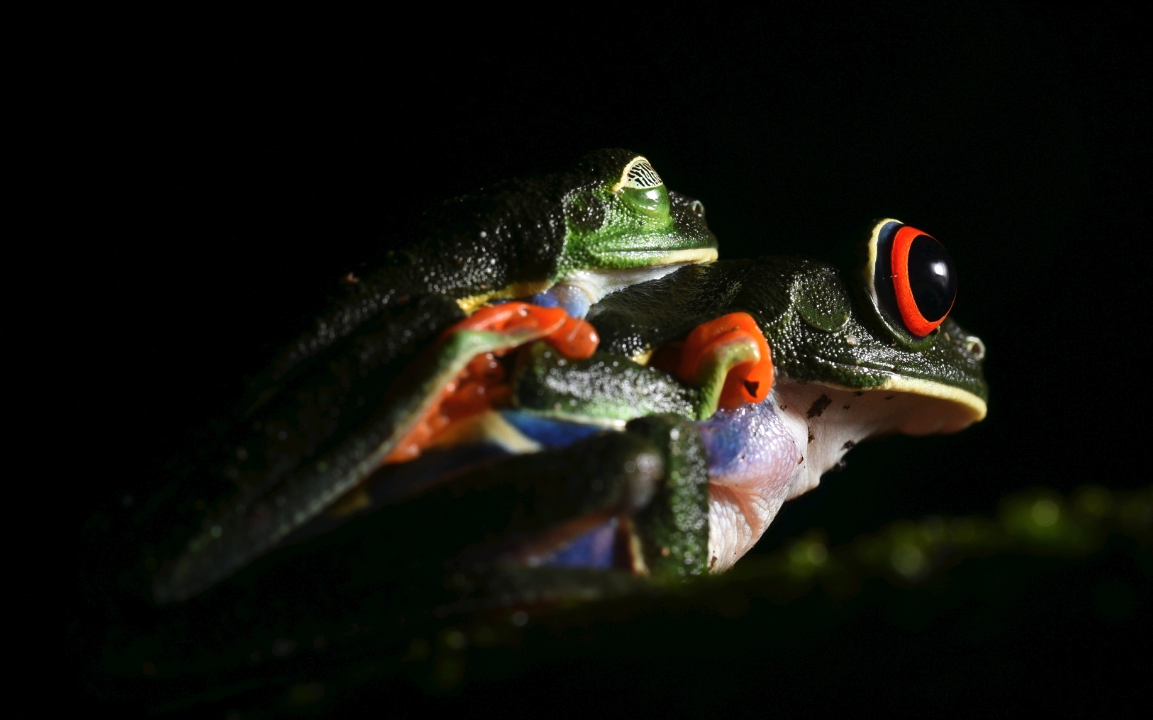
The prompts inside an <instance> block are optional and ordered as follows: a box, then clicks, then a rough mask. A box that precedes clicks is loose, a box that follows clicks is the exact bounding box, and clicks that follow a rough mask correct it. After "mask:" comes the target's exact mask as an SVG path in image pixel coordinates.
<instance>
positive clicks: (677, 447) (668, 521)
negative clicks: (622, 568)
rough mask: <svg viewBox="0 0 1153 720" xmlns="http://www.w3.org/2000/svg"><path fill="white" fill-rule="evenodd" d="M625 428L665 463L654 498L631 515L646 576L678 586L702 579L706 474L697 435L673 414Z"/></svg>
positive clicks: (706, 540)
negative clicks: (642, 439)
mask: <svg viewBox="0 0 1153 720" xmlns="http://www.w3.org/2000/svg"><path fill="white" fill-rule="evenodd" d="M626 430H627V432H626V434H631V435H641V436H643V437H646V438H647V439H648V440H649V441H650V442H652V443H653V444H654V445H655V446H656V447H657V448H659V449H660V451H661V454H662V457H663V459H664V465H665V468H664V470H665V472H664V477H663V481H662V482H661V484H660V485H659V486H658V488H657V492H656V495H655V496H654V497H653V499H652V501H650V502H649V504H648V506H647V507H645V509H644V510H641V511H640V512H639V513H637V514H636V515H635V516H634V517H633V523H634V525H635V526H636V532H637V536H638V537H639V538H640V540H641V547H642V551H643V552H644V555H645V565H646V566H647V567H648V569H649V576H650V577H652V578H653V579H654V580H657V581H658V582H676V581H683V580H686V579H688V578H690V577H696V576H700V575H704V574H705V573H707V572H708V570H709V471H708V460H707V457H706V454H705V447H704V443H702V442H701V437H700V433H699V432H698V431H697V428H696V426H695V425H693V423H692V422H690V421H688V420H686V419H685V418H684V417H677V416H676V415H652V416H649V417H643V418H638V419H637V420H633V421H632V422H630V423H629V424H628V426H627V428H626Z"/></svg>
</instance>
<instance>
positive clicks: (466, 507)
mask: <svg viewBox="0 0 1153 720" xmlns="http://www.w3.org/2000/svg"><path fill="white" fill-rule="evenodd" d="M955 297H956V270H955V268H954V266H953V264H952V261H951V259H950V258H949V255H948V253H947V252H946V251H945V249H944V246H943V245H941V243H939V242H938V241H937V240H936V239H935V238H933V237H932V236H930V235H928V234H926V233H923V232H921V231H919V230H917V229H915V228H912V227H911V226H909V225H906V224H905V223H902V222H900V221H897V220H893V219H884V220H881V221H878V222H876V223H874V224H873V226H872V229H871V230H870V232H869V233H868V235H867V236H866V239H865V241H864V242H863V243H862V260H861V261H860V262H859V263H858V267H857V268H855V271H854V272H853V273H852V274H850V275H842V274H841V272H840V271H838V270H837V268H835V267H833V266H832V265H829V264H826V263H822V262H819V261H815V260H810V259H805V258H794V257H765V258H756V259H751V260H727V261H717V262H713V263H707V264H699V265H689V266H685V267H682V268H679V269H677V270H676V271H675V272H672V273H669V274H666V275H664V276H663V277H661V278H657V279H653V280H650V281H648V282H644V283H638V284H634V285H631V286H629V287H627V288H622V289H620V290H618V291H616V292H614V293H612V294H610V295H607V296H605V297H604V298H602V299H601V300H600V301H599V302H598V303H597V304H596V305H594V306H592V307H591V309H590V311H589V312H588V313H587V315H586V317H585V318H584V319H581V318H577V317H573V316H572V315H570V314H568V313H567V311H565V309H564V308H561V307H544V306H541V305H536V304H531V303H513V302H510V303H504V304H497V305H488V306H486V307H485V308H482V309H481V310H479V311H477V312H476V313H474V315H472V316H470V317H469V318H466V319H464V320H461V321H458V322H457V323H456V324H454V325H452V326H451V327H450V328H449V329H448V330H446V331H444V333H443V334H442V335H441V336H440V339H439V341H438V342H437V343H436V344H434V345H433V346H431V347H429V348H426V349H425V350H424V351H423V352H422V354H421V355H420V356H419V358H418V360H417V361H416V362H413V363H412V364H411V366H410V367H409V368H408V369H407V371H406V373H404V374H403V375H402V376H401V377H399V378H398V379H397V380H396V381H395V382H394V383H393V385H392V387H391V388H390V392H389V394H388V396H387V401H386V402H385V403H384V404H383V405H382V407H381V409H380V410H379V411H378V413H377V415H376V420H375V422H376V423H377V425H378V429H375V430H373V431H372V432H371V433H368V434H362V435H360V436H358V437H357V438H355V439H354V440H352V441H351V442H364V441H366V440H365V438H369V440H371V442H372V443H374V447H375V451H374V452H375V454H374V456H373V460H372V462H371V463H367V464H362V466H361V467H360V469H359V470H358V471H357V473H356V475H357V481H356V482H355V483H352V484H349V485H348V486H347V488H346V489H345V490H344V491H343V492H341V493H339V494H336V493H334V495H335V496H334V497H333V498H332V499H331V501H330V502H329V503H328V504H327V505H326V508H327V512H325V513H323V514H320V513H314V514H313V515H312V516H310V517H308V518H305V521H303V522H300V523H298V524H297V525H295V526H291V525H290V524H289V523H285V524H286V525H289V527H287V528H286V532H285V543H286V544H293V543H300V542H305V541H307V540H308V539H309V538H314V537H316V536H317V535H321V534H326V533H331V532H335V529H336V528H340V527H353V526H356V527H370V526H371V525H372V524H373V523H374V522H377V521H378V519H379V518H380V517H383V516H382V515H380V514H379V513H381V512H391V513H394V515H393V517H397V516H396V515H395V513H397V512H402V513H403V515H404V517H405V521H406V522H410V523H415V526H416V527H427V528H436V531H435V532H436V533H438V534H437V535H436V538H431V537H429V536H428V534H427V533H426V535H425V537H423V539H422V540H421V541H420V543H419V544H420V546H421V547H422V548H424V549H428V550H429V552H433V551H432V550H431V549H430V548H432V547H437V548H440V549H441V550H440V551H437V552H440V553H441V556H440V557H439V559H440V560H443V561H445V562H449V563H457V564H458V565H459V566H461V567H474V566H491V565H494V564H495V565H499V566H509V565H521V566H528V567H533V568H552V569H556V568H561V569H574V570H582V571H584V570H589V569H595V570H600V571H605V572H618V573H620V572H623V573H626V574H629V575H632V576H643V577H649V578H653V579H658V580H669V581H683V580H685V579H688V578H693V577H698V576H702V575H706V574H709V573H716V572H722V571H724V570H726V569H728V568H731V567H732V566H733V565H734V564H735V563H736V562H737V560H739V558H740V557H741V556H743V555H744V554H745V553H747V552H748V551H749V550H750V549H751V548H752V547H753V546H754V545H755V544H756V542H757V540H758V539H759V538H760V537H761V535H762V534H763V533H764V531H765V529H766V528H767V527H768V525H769V524H770V523H771V522H772V520H773V518H774V517H775V516H776V514H777V512H779V510H780V508H781V507H782V505H783V504H784V503H785V502H786V501H787V500H789V499H792V498H795V497H798V496H799V495H801V494H803V493H805V492H808V491H810V490H812V489H813V488H815V487H817V486H818V484H819V481H820V478H821V476H822V475H823V474H824V473H826V472H828V471H830V470H832V469H835V468H837V467H839V466H840V465H841V464H842V463H843V461H844V456H845V454H846V453H847V452H849V451H850V450H851V449H852V448H853V447H854V446H855V445H856V444H858V443H860V442H862V441H865V440H867V439H869V438H871V437H875V436H879V435H885V434H889V433H904V434H911V435H924V434H930V433H941V432H956V431H959V430H961V429H963V428H965V427H967V426H968V425H970V424H972V423H973V422H977V421H979V420H981V419H983V418H984V416H985V414H986V403H987V397H988V388H987V385H986V383H985V380H984V376H983V372H982V363H983V359H984V354H985V350H984V344H983V342H982V341H981V340H980V338H978V337H977V336H975V335H972V334H970V333H968V332H967V331H966V330H964V329H963V328H962V327H961V326H960V325H959V324H957V322H956V321H955V320H954V319H953V318H952V317H951V316H950V313H951V310H952V305H953V302H954V300H955ZM354 455H355V453H354ZM358 457H359V458H360V460H363V457H360V456H358ZM327 458H328V459H320V460H317V461H314V462H313V463H312V469H311V473H312V476H311V478H312V482H322V481H323V478H322V473H323V472H325V471H326V470H327V469H328V468H327V467H322V463H323V464H327V463H329V462H336V461H337V460H338V459H339V449H338V452H337V453H336V454H334V455H329V456H327ZM342 472H347V471H342ZM309 479H310V478H309V476H307V475H306V476H304V477H303V478H302V479H301V478H298V482H300V484H301V485H304V483H305V482H306V481H308V480H309ZM330 486H331V485H330ZM289 490H290V491H291V487H290V488H289ZM280 497H285V494H281V495H276V496H274V498H273V499H272V502H273V503H276V502H277V500H276V498H280ZM279 504H280V505H281V506H282V507H283V508H284V510H283V511H282V512H281V514H280V515H279V516H275V515H272V519H271V522H277V521H278V520H279V518H283V517H285V513H291V512H295V511H296V507H297V505H296V501H295V500H293V499H292V498H291V497H289V498H287V499H286V500H285V501H284V502H282V503H279ZM397 508H401V509H402V510H397ZM261 512H263V513H264V514H265V517H264V518H262V517H261V514H260V513H261ZM275 512H276V509H275V508H274V507H266V508H265V509H263V510H261V509H259V508H258V509H257V511H256V512H236V513H234V515H235V517H236V518H238V519H239V520H238V521H235V522H236V527H237V528H238V529H239V530H240V532H234V533H232V534H231V538H232V542H233V543H234V544H233V545H232V546H231V548H235V547H237V545H236V544H235V543H239V547H240V548H241V550H240V552H236V551H235V550H234V549H228V550H227V551H226V552H223V553H221V552H217V553H215V554H213V553H203V554H201V555H200V557H201V558H207V559H208V561H207V562H203V561H202V563H201V564H200V566H199V567H200V568H207V569H208V572H204V571H202V570H199V569H198V568H197V565H196V564H195V563H192V562H185V563H184V565H183V566H181V565H180V562H181V559H178V560H177V562H176V564H174V565H170V566H168V567H167V568H166V569H165V570H163V571H162V572H161V573H160V574H158V575H157V581H156V583H155V584H154V591H155V592H156V594H157V596H158V598H160V599H182V598H184V597H187V596H191V595H194V594H196V593H198V592H201V591H203V590H204V589H205V588H207V587H210V586H211V585H212V584H213V583H215V582H216V581H219V580H220V579H222V578H223V577H224V576H226V575H227V572H222V571H221V570H220V568H221V567H223V568H225V569H226V570H227V571H235V570H236V569H238V568H239V567H241V566H243V565H245V564H247V562H249V561H250V560H251V558H252V557H254V556H255V555H258V554H262V553H257V552H254V551H252V550H251V542H252V533H251V532H249V531H248V528H251V527H252V523H254V522H264V523H267V522H269V521H270V520H269V518H268V515H271V514H272V513H275ZM218 517H219V516H218ZM210 522H217V521H216V520H215V519H213V520H210ZM219 527H220V525H219V524H218V525H213V526H212V528H219ZM343 532H345V533H346V535H347V534H348V532H349V531H347V530H344V531H343ZM208 534H209V535H211V536H213V537H214V539H215V538H219V537H220V535H223V534H224V533H223V532H213V530H209V531H208ZM205 542H206V543H208V542H211V541H208V540H205ZM218 547H220V548H229V547H230V546H229V545H228V544H227V543H226V542H222V543H220V545H218ZM262 550H263V548H262ZM408 551H409V549H408V548H407V547H406V552H408ZM434 554H435V553H434ZM189 557H190V554H189V553H187V552H186V553H185V555H184V556H183V560H187V559H188V558H189ZM236 558H240V560H239V561H238V560H236ZM222 559H223V560H222ZM229 563H232V565H231V566H229ZM166 593H167V598H165V594H166Z"/></svg>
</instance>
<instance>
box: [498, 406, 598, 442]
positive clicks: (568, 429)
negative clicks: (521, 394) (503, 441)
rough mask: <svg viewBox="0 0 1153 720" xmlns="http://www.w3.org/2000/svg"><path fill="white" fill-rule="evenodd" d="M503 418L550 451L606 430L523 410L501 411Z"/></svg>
mask: <svg viewBox="0 0 1153 720" xmlns="http://www.w3.org/2000/svg"><path fill="white" fill-rule="evenodd" d="M500 414H501V417H503V418H504V419H505V421H506V422H508V424H509V425H512V426H513V427H514V428H516V429H517V430H518V431H520V432H521V434H523V435H524V436H525V437H528V438H530V439H532V440H536V441H537V442H538V443H540V444H541V445H543V446H544V447H545V448H547V449H549V450H553V449H556V448H562V447H567V446H569V445H572V444H573V443H574V442H576V441H578V440H584V439H585V438H587V437H592V436H593V435H596V434H597V433H599V432H604V428H603V427H601V426H599V425H588V424H586V423H578V422H572V421H571V420H554V419H552V418H546V417H542V416H540V415H533V414H531V413H527V412H524V411H523V410H501V411H500Z"/></svg>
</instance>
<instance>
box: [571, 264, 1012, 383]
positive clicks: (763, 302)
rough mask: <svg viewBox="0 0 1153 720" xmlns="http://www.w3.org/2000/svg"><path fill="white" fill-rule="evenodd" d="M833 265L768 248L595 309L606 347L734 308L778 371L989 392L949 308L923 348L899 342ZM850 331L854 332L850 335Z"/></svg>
mask: <svg viewBox="0 0 1153 720" xmlns="http://www.w3.org/2000/svg"><path fill="white" fill-rule="evenodd" d="M861 297H862V292H861V290H860V289H858V291H857V292H853V290H852V289H851V286H848V285H846V283H845V282H844V281H843V280H842V279H841V277H840V275H839V274H838V272H837V271H836V270H835V269H834V268H833V267H832V266H830V265H826V264H824V263H820V262H817V261H814V260H806V259H802V258H790V257H767V258H758V259H756V260H731V261H721V262H716V263H712V264H709V265H701V266H695V267H686V268H683V269H681V270H679V271H677V272H676V273H673V274H672V275H669V276H667V277H664V278H661V279H660V280H656V281H653V282H650V283H645V284H643V285H640V286H634V287H632V288H626V289H624V290H621V291H620V292H617V293H613V294H612V295H609V296H608V297H606V298H604V299H603V300H602V301H601V302H600V303H598V304H597V305H596V306H594V308H593V310H592V311H591V312H590V313H589V320H590V322H592V323H593V325H594V326H595V327H596V328H597V331H598V332H599V333H600V336H601V344H600V349H601V351H603V352H606V353H612V354H617V355H624V356H628V357H635V356H637V355H639V354H642V353H645V352H647V351H650V350H652V349H653V348H655V347H658V346H660V345H661V344H663V343H666V342H669V341H671V340H676V339H678V338H682V337H684V336H685V335H686V334H687V333H688V332H689V331H690V330H692V329H693V328H694V327H696V326H697V325H700V324H701V323H704V322H707V321H709V320H712V319H713V318H716V317H720V316H721V315H725V314H727V313H731V312H747V313H749V314H750V315H752V316H753V318H754V319H755V320H756V321H757V325H758V326H759V327H760V328H761V330H762V331H763V332H764V334H765V339H766V340H767V341H768V343H769V347H770V348H771V349H772V353H773V366H774V368H775V370H776V372H777V373H778V375H779V376H780V377H782V378H784V379H788V380H791V381H795V382H821V383H826V384H830V385H837V386H841V387H845V388H850V389H860V390H866V389H869V388H875V387H878V386H881V385H884V384H885V383H886V382H889V381H890V380H892V379H894V378H916V379H921V380H927V381H931V382H934V383H940V384H942V385H948V386H951V387H956V388H960V389H962V390H966V391H968V392H971V393H973V394H974V395H976V396H977V397H979V398H981V399H982V400H987V399H988V395H989V390H988V386H987V385H986V383H985V379H984V375H983V374H982V371H981V359H980V357H979V356H978V355H977V354H975V353H974V352H972V351H971V350H970V347H969V346H970V344H971V342H972V341H973V340H975V338H972V336H971V335H970V334H969V333H967V332H966V331H965V330H963V329H962V328H961V326H960V325H958V324H957V323H956V322H955V321H954V320H953V319H952V318H949V319H946V320H945V322H944V323H942V325H941V327H940V328H939V329H938V330H936V331H934V332H933V333H931V334H930V335H929V336H928V338H926V340H925V342H924V343H923V344H924V347H923V349H921V350H912V349H909V348H907V347H905V346H904V345H902V344H900V343H899V342H898V340H897V338H896V337H894V335H893V333H892V331H891V330H889V328H888V327H887V326H885V325H884V324H883V323H881V322H880V321H879V320H878V319H877V318H876V315H875V314H874V313H873V312H870V310H869V309H866V308H864V307H862V306H863V305H864V303H863V302H862V301H861V300H860V298H861ZM849 338H853V339H854V340H856V344H855V345H853V344H850V343H849Z"/></svg>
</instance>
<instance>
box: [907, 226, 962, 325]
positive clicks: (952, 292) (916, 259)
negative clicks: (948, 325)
mask: <svg viewBox="0 0 1153 720" xmlns="http://www.w3.org/2000/svg"><path fill="white" fill-rule="evenodd" d="M909 287H910V288H911V289H912V290H913V300H915V301H916V302H917V309H918V310H920V311H921V315H922V316H923V317H924V318H925V319H926V320H928V321H929V322H937V321H938V320H940V319H941V318H943V317H945V316H946V315H948V314H949V308H951V307H953V298H955V297H957V270H956V269H955V268H954V267H953V261H952V260H951V259H949V253H947V252H945V248H944V246H943V245H941V243H939V242H937V241H936V240H934V239H933V238H931V237H929V236H928V235H918V236H917V237H916V238H914V239H913V244H912V245H911V246H910V247H909Z"/></svg>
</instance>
